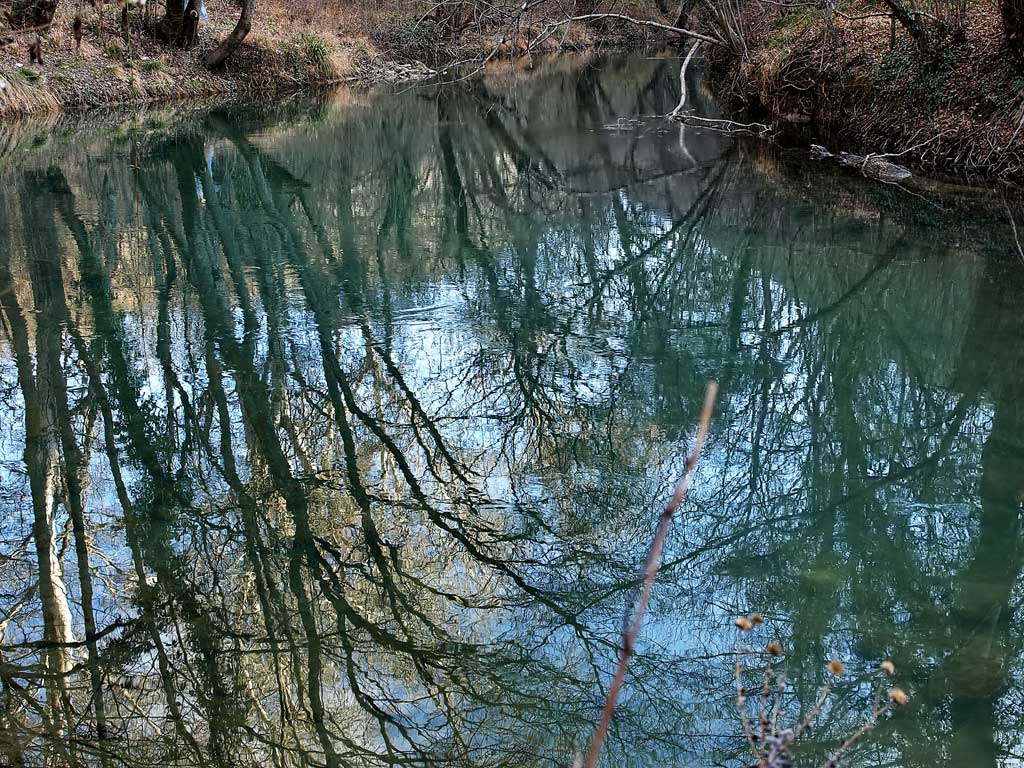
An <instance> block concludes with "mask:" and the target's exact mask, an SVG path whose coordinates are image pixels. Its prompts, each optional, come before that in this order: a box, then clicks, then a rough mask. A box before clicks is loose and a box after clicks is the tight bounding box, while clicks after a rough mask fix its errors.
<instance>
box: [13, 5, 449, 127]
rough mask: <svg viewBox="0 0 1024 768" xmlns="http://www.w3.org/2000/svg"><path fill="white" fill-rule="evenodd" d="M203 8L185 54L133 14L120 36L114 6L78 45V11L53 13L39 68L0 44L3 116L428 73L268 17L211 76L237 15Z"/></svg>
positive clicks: (327, 32) (98, 15)
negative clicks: (205, 15)
mask: <svg viewBox="0 0 1024 768" xmlns="http://www.w3.org/2000/svg"><path fill="white" fill-rule="evenodd" d="M207 6H208V9H209V21H208V22H207V23H205V24H203V25H202V27H201V30H200V34H199V38H198V42H197V45H196V46H195V47H194V48H192V49H191V50H182V49H180V48H177V47H173V46H168V45H167V44H166V43H165V42H164V41H161V40H159V39H158V38H157V37H156V36H154V35H153V34H152V32H151V29H152V27H153V26H154V25H155V19H154V20H147V18H146V17H145V16H144V15H143V14H138V15H133V16H132V17H131V26H130V32H129V34H128V35H127V36H126V35H125V34H124V32H123V30H122V28H121V24H120V15H119V14H118V13H115V12H114V11H113V10H110V9H108V10H107V11H106V12H105V13H102V12H98V11H88V12H86V13H85V15H84V25H83V26H84V28H85V29H84V34H83V39H82V42H81V45H80V46H79V47H76V45H75V40H74V32H73V24H74V14H73V12H71V11H67V12H59V13H58V15H57V17H56V18H55V19H54V23H53V25H52V27H51V28H50V30H49V31H48V33H47V34H46V35H45V36H44V37H43V38H42V39H41V43H42V56H43V61H42V64H37V63H30V62H29V54H28V49H27V45H28V42H27V41H26V40H24V39H21V40H15V41H14V42H12V43H10V44H8V45H5V46H0V117H11V116H16V115H25V114H31V113H38V112H45V111H78V110H81V109H86V108H90V107H98V106H108V105H114V104H117V105H129V104H139V103H145V102H152V101H162V100H171V99H186V100H187V99H197V98H207V97H220V98H224V97H228V98H230V97H233V96H241V95H246V94H250V93H273V92H283V91H291V90H299V89H303V88H308V87H313V86H321V85H327V84H332V83H339V82H346V81H348V82H353V81H358V82H364V83H372V82H381V81H401V80H408V79H412V78H422V77H425V76H427V75H429V74H430V70H429V68H427V67H426V66H424V65H422V64H416V63H414V62H395V61H393V60H391V59H389V58H388V57H386V56H385V55H384V54H383V53H382V52H380V51H379V50H377V49H376V48H375V46H373V44H372V43H371V42H370V41H368V40H367V39H366V38H365V37H360V36H355V35H351V36H350V35H339V34H337V33H336V32H334V31H332V30H331V29H330V28H321V27H319V26H309V25H306V24H303V23H302V20H301V19H299V18H295V17H294V16H293V17H291V18H289V17H286V16H283V15H281V14H274V13H270V12H268V13H267V14H266V15H265V16H264V17H262V18H261V19H260V20H259V24H258V25H257V26H256V28H255V29H254V30H253V32H252V33H251V34H250V35H249V37H248V39H247V40H246V42H245V44H244V45H242V46H241V47H240V48H239V49H238V50H237V51H236V52H235V54H234V56H233V57H232V58H231V59H230V60H229V61H228V63H227V64H226V65H225V66H224V67H223V68H221V69H220V70H218V71H216V72H211V71H210V70H209V69H207V67H206V66H205V60H206V57H207V55H208V54H209V53H210V51H212V50H213V48H214V47H215V46H216V44H217V42H218V41H219V40H221V39H223V37H225V36H226V35H227V34H228V33H229V32H230V31H231V28H232V27H233V25H234V22H235V17H236V16H237V10H236V9H234V8H233V5H232V3H231V2H230V1H229V0H207Z"/></svg>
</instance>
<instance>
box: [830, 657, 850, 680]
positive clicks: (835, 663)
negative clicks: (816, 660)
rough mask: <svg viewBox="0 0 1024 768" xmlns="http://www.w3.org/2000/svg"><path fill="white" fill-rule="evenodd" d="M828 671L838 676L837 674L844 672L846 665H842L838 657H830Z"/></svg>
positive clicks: (843, 673)
mask: <svg viewBox="0 0 1024 768" xmlns="http://www.w3.org/2000/svg"><path fill="white" fill-rule="evenodd" d="M828 671H829V672H831V673H832V674H833V675H835V676H836V677H839V675H845V674H846V667H845V666H843V662H841V661H840V660H839V659H832V661H830V662H829V663H828Z"/></svg>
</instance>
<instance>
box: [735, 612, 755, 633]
mask: <svg viewBox="0 0 1024 768" xmlns="http://www.w3.org/2000/svg"><path fill="white" fill-rule="evenodd" d="M735 623H736V626H737V627H739V628H740V629H742V630H743V631H744V632H749V631H750V630H752V629H753V628H754V623H753V622H752V621H751V620H750V619H748V618H747V617H746V616H738V617H737V618H736V622H735Z"/></svg>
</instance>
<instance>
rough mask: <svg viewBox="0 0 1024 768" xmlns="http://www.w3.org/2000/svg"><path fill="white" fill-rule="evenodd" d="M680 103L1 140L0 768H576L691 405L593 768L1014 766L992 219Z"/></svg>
mask: <svg viewBox="0 0 1024 768" xmlns="http://www.w3.org/2000/svg"><path fill="white" fill-rule="evenodd" d="M678 63H679V62H678V60H677V59H674V58H657V57H651V58H644V57H631V58H626V59H622V58H614V57H608V58H604V57H594V56H590V57H582V58H570V57H566V58H561V59H552V60H544V61H540V62H538V63H537V65H536V66H535V67H533V68H531V69H527V68H526V67H525V66H522V65H515V66H509V65H506V64H502V65H500V66H498V67H494V68H493V69H490V70H488V72H487V73H486V74H485V75H484V76H480V77H476V78H473V79H468V80H465V81H463V82H460V83H458V84H456V85H452V86H446V87H444V88H438V87H435V86H429V85H427V86H419V87H407V88H400V89H395V90H394V91H393V92H391V93H374V94H360V93H353V92H348V91H341V92H336V93H330V94H323V95H320V96H316V97H312V96H302V97H289V98H283V99H281V100H279V101H278V102H276V103H274V104H267V105H263V106H261V107H259V108H255V107H251V106H250V107H240V106H230V105H228V106H218V107H213V108H199V107H185V106H173V105H172V106H164V107H152V108H149V109H146V110H144V111H141V112H138V113H134V114H128V115H121V114H116V113H113V112H111V113H108V114H103V115H95V114H94V115H90V116H86V117H84V118H82V119H80V120H77V121H72V120H69V119H65V118H60V119H57V118H54V119H52V120H50V121H48V122H44V123H38V122H37V123H27V124H16V125H13V126H3V127H0V148H2V149H0V762H2V763H3V764H9V765H31V766H35V765H40V766H41V765H89V766H103V768H107V766H110V767H111V768H113V767H114V766H125V767H126V768H143V766H280V767H281V768H285V767H288V766H296V767H299V766H301V767H303V768H305V767H307V766H308V767H310V768H312V767H313V766H329V767H330V768H333V767H334V766H346V767H347V766H367V767H370V766H417V767H420V768H441V767H446V766H453V767H454V766H461V767H468V766H488V767H491V766H568V765H569V764H570V763H571V761H572V760H573V757H574V755H576V754H577V753H578V752H579V751H580V750H582V749H584V748H585V747H586V745H587V744H588V742H589V739H590V735H591V732H592V729H593V725H594V723H595V721H596V719H597V716H598V713H599V710H600V707H601V705H602V703H603V701H604V695H605V692H606V689H607V686H608V683H609V680H610V677H611V674H612V672H613V669H614V666H615V662H616V660H617V658H618V648H619V642H620V633H621V629H622V625H623V616H624V615H625V614H626V613H627V611H628V610H629V609H630V607H631V606H632V605H633V603H634V602H635V599H636V584H637V581H636V575H637V573H638V571H639V568H640V565H641V563H642V561H643V558H644V556H645V553H646V552H647V549H648V546H649V545H650V542H651V537H652V534H653V530H654V527H655V525H656V522H657V519H658V516H659V514H660V510H661V508H662V506H663V505H664V503H665V501H666V500H667V499H668V498H669V496H670V495H671V493H672V488H673V486H674V485H675V482H676V481H677V480H678V478H679V477H680V475H681V473H682V471H683V465H684V462H685V459H686V455H687V453H688V452H689V450H690V448H691V446H692V442H693V438H694V435H695V431H696V420H697V413H698V411H699V407H700V403H701V401H702V398H703V392H704V389H705V385H706V382H708V381H709V380H711V379H715V380H717V381H718V382H719V384H720V387H721V393H720V396H719V399H718V403H717V407H716V412H715V416H714V419H713V421H712V423H711V428H710V435H709V438H708V443H707V446H706V450H705V453H704V456H703V458H702V460H701V463H700V464H699V466H698V469H697V473H696V477H695V480H694V487H693V489H692V491H691V493H690V496H689V497H688V499H687V501H686V503H685V505H684V506H683V507H682V509H681V510H680V511H679V513H678V514H677V516H676V519H675V521H674V524H673V527H672V530H671V533H670V536H669V538H668V541H667V545H666V551H665V562H664V565H663V567H662V569H661V570H660V572H659V574H658V578H657V582H656V585H655V588H654V595H653V601H652V604H651V608H650V612H649V613H648V616H647V619H646V623H645V624H644V627H643V630H642V633H641V638H640V642H639V645H638V647H637V652H636V655H635V656H634V658H633V660H632V662H631V666H630V674H629V675H628V677H627V679H626V684H625V689H624V692H623V695H622V697H621V700H620V703H619V709H618V711H617V713H616V719H615V723H614V726H613V728H612V731H611V734H610V738H609V742H608V744H607V747H606V752H605V762H604V763H603V764H604V765H607V766H630V767H633V766H635V767H637V768H641V767H643V768H647V767H651V768H653V767H654V766H713V765H731V766H744V765H749V764H750V763H751V762H752V757H751V755H750V752H749V749H748V747H747V743H746V741H745V739H744V736H743V728H742V724H741V722H740V719H739V717H738V714H737V710H736V702H735V697H736V694H735V681H734V675H735V667H736V648H737V643H741V644H745V645H749V646H750V647H751V648H753V650H754V651H755V653H752V654H750V655H749V657H748V658H746V660H745V662H744V663H745V665H747V666H748V667H749V669H748V670H747V672H745V673H744V679H745V680H746V681H747V684H748V685H752V686H755V687H759V686H760V680H761V677H760V675H761V674H762V672H761V670H762V668H763V666H764V664H765V663H766V659H768V658H770V657H767V656H764V655H763V654H761V653H760V651H761V649H762V648H763V647H764V646H765V644H767V642H769V641H776V642H778V643H779V644H780V645H781V647H782V649H783V655H782V656H781V657H779V658H778V660H777V661H775V662H774V663H775V668H776V670H777V671H778V672H779V673H780V674H783V673H784V675H785V690H784V692H783V693H782V695H781V701H782V704H781V706H780V709H781V712H782V713H781V715H780V722H782V723H785V724H793V723H795V722H799V721H800V720H801V719H802V718H803V717H805V716H807V715H808V714H809V713H810V712H811V711H812V710H813V709H814V706H815V702H816V701H817V699H818V697H819V694H820V692H821V689H822V687H823V686H824V685H826V684H827V685H830V686H831V693H830V694H829V695H828V696H827V697H826V701H825V705H824V707H823V711H822V712H821V714H820V716H818V717H817V718H816V720H815V723H814V727H813V728H812V729H811V730H810V731H809V732H807V733H806V734H804V735H803V736H802V738H801V739H800V741H799V742H798V745H797V747H796V750H795V752H796V755H797V758H798V764H800V765H808V766H816V765H819V764H821V763H823V762H824V761H825V760H826V759H827V758H828V756H829V755H830V754H831V753H832V752H833V751H834V750H835V749H836V747H837V746H838V744H839V743H840V742H841V741H842V740H843V739H844V737H845V736H847V735H848V734H850V733H851V732H852V731H854V730H855V729H856V728H858V727H859V725H860V724H861V723H863V722H864V721H865V718H868V717H869V716H870V714H871V711H872V707H873V704H874V697H875V695H876V694H875V690H876V688H878V687H879V686H881V688H879V690H881V691H882V696H883V697H884V696H885V692H886V691H887V690H888V686H889V685H891V684H893V682H894V681H895V683H897V684H898V685H899V686H900V687H901V688H903V689H904V690H905V691H907V692H908V693H909V695H910V702H909V704H908V705H907V706H906V707H902V708H899V709H896V710H894V711H893V712H892V713H887V714H886V715H885V716H884V717H883V718H882V721H881V722H880V723H879V725H878V727H877V728H876V729H875V730H874V731H873V732H872V733H870V734H868V735H867V736H865V738H864V739H862V740H861V741H860V742H859V743H858V744H857V745H856V747H855V748H854V749H853V750H851V751H850V752H849V753H848V754H847V755H845V756H844V760H843V764H844V765H850V766H907V767H908V768H909V767H910V766H922V767H924V766H929V767H930V766H934V765H939V764H949V765H955V766H958V768H983V767H988V766H1009V765H1017V764H1019V763H1020V761H1021V760H1022V759H1024V701H1022V688H1021V685H1020V682H1021V679H1022V675H1024V626H1022V614H1021V605H1020V603H1021V598H1022V591H1021V579H1020V576H1021V570H1022V567H1024V531H1022V530H1021V517H1022V512H1024V507H1022V505H1024V312H1022V311H1021V297H1022V296H1024V264H1022V258H1024V257H1022V256H1021V255H1020V250H1019V248H1018V246H1017V245H1016V241H1015V227H1016V220H1015V219H1014V217H1015V216H1016V219H1021V215H1020V213H1019V210H1018V209H1016V208H1014V206H1012V205H1011V204H1009V203H1006V204H1004V201H1003V199H1002V197H1000V196H999V195H998V194H996V193H991V192H986V191H965V190H953V189H946V188H940V187H937V186H935V185H924V186H922V187H915V188H912V189H903V188H899V187H895V186H892V185H884V184H880V183H877V182H874V181H871V180H869V179H865V178H861V177H859V176H858V175H857V174H856V173H854V172H852V171H849V170H848V169H840V168H838V167H837V166H833V165H827V164H822V163H816V162H813V161H811V160H809V159H808V158H806V157H805V153H804V152H802V151H800V152H798V151H784V150H780V149H778V148H776V147H774V146H773V145H771V144H768V143H765V142H761V141H759V140H747V139H737V138H732V137H729V136H725V135H722V134H719V133H715V132H712V131H706V130H705V131H702V130H698V129H696V128H693V127H687V128H683V127H680V126H679V125H678V124H675V123H670V122H667V121H665V120H663V119H660V118H658V117H656V116H657V115H663V114H665V113H667V112H669V111H670V110H671V109H672V107H673V106H674V105H675V102H676V99H677V98H678ZM692 75H693V77H694V81H693V82H692V83H691V84H690V89H689V90H690V94H691V96H692V98H693V100H694V101H693V106H694V107H695V108H696V109H697V110H698V111H699V112H700V113H702V114H716V112H715V110H716V107H715V105H714V102H713V99H712V98H711V96H710V94H709V93H708V92H707V90H706V88H704V87H702V85H701V83H700V81H699V78H698V74H697V73H696V72H694V73H692ZM1015 211H1017V212H1016V213H1015ZM753 611H757V612H760V613H761V614H762V615H763V617H764V619H765V622H764V624H763V625H761V626H758V627H756V628H755V630H754V632H753V633H751V634H749V635H748V634H741V635H740V636H739V637H738V630H737V629H736V627H735V626H734V624H733V621H734V619H735V618H736V617H737V616H741V615H746V614H748V613H750V612H753ZM831 659H839V660H841V661H842V662H843V664H844V665H845V671H844V672H843V674H841V675H838V676H836V675H833V674H831V673H830V672H829V670H828V669H827V664H828V662H829V660H831ZM886 660H891V661H892V663H893V664H894V665H895V667H896V674H895V676H894V679H893V680H889V679H884V676H881V677H880V673H879V672H878V670H879V667H880V665H881V664H882V662H883V661H886ZM773 685H774V683H773ZM754 698H755V699H756V697H754ZM751 704H752V705H753V704H756V702H751ZM755 709H756V707H755ZM751 711H752V712H753V711H754V710H751ZM755 718H756V715H755ZM755 725H756V720H755Z"/></svg>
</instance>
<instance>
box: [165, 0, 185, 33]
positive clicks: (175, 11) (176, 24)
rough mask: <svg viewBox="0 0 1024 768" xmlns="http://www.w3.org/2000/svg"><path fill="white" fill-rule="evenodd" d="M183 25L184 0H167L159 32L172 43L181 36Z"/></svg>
mask: <svg viewBox="0 0 1024 768" xmlns="http://www.w3.org/2000/svg"><path fill="white" fill-rule="evenodd" d="M184 25H185V0H167V11H166V12H165V13H164V19H163V21H162V22H161V23H160V34H161V35H162V36H163V37H164V38H166V39H167V40H170V41H171V42H172V43H173V42H175V41H176V40H178V38H180V37H181V30H182V28H183V27H184Z"/></svg>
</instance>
